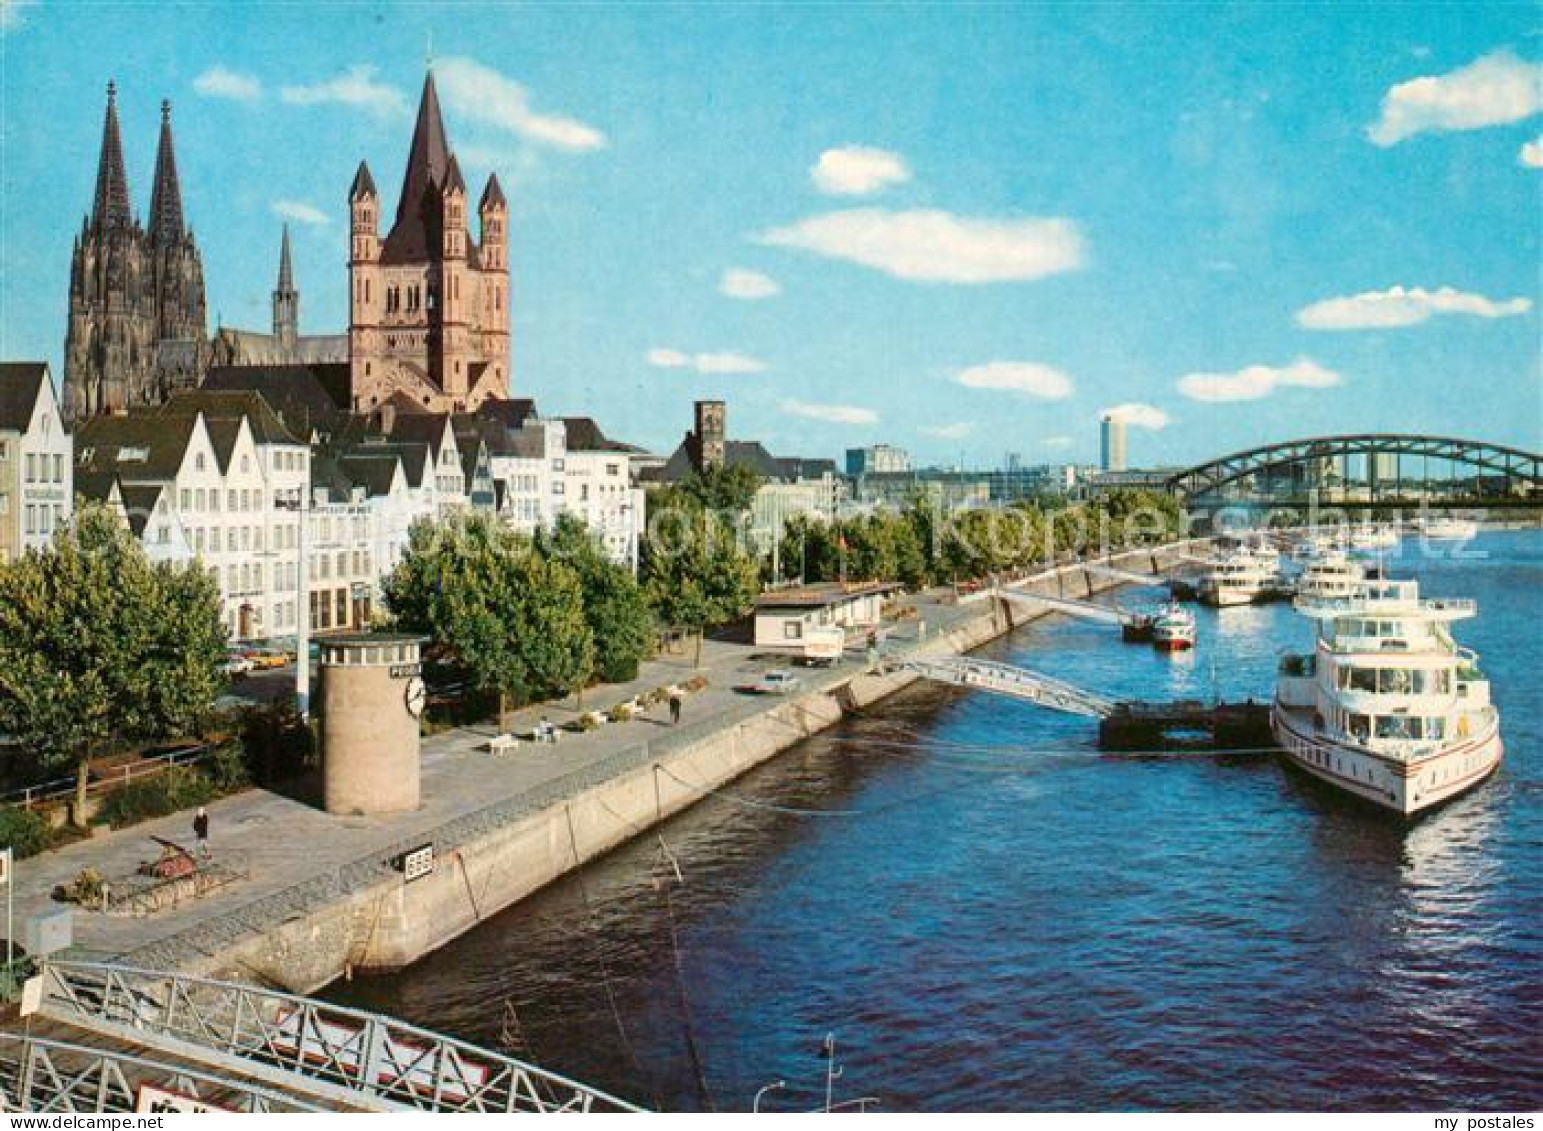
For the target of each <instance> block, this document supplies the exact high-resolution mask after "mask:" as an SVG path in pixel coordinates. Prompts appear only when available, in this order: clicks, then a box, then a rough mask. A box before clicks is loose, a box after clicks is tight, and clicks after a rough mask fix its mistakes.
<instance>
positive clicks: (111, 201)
mask: <svg viewBox="0 0 1543 1131" xmlns="http://www.w3.org/2000/svg"><path fill="white" fill-rule="evenodd" d="M117 94H118V88H117V85H116V84H115V83H112V82H109V83H108V84H107V117H106V120H105V121H104V122H103V123H102V154H101V157H100V158H99V159H98V160H97V166H96V198H95V200H94V202H93V204H92V208H91V223H92V226H93V227H95V228H99V229H107V228H125V229H126V228H128V227H129V224H130V217H129V182H128V178H127V177H125V176H124V174H123V143H122V141H121V140H120V139H119V137H118V102H117Z"/></svg>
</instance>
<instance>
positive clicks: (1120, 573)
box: [1082, 562, 1168, 588]
mask: <svg viewBox="0 0 1543 1131" xmlns="http://www.w3.org/2000/svg"><path fill="white" fill-rule="evenodd" d="M1082 568H1083V570H1084V571H1085V572H1087V573H1096V574H1098V576H1100V577H1107V578H1109V579H1110V580H1112V581H1123V582H1124V583H1125V584H1127V585H1147V586H1152V587H1154V588H1165V587H1166V586H1167V585H1168V579H1167V578H1166V577H1162V576H1160V575H1158V574H1155V573H1132V572H1131V571H1130V570H1128V569H1118V568H1116V567H1114V566H1110V565H1099V564H1098V563H1097V562H1087V563H1086V564H1084V565H1083V567H1082Z"/></svg>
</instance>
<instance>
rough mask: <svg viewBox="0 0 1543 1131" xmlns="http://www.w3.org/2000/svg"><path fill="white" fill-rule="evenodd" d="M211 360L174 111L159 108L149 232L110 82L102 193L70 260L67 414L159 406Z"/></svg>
mask: <svg viewBox="0 0 1543 1131" xmlns="http://www.w3.org/2000/svg"><path fill="white" fill-rule="evenodd" d="M207 363H208V342H207V341H206V339H205V337H204V273H203V263H202V260H201V259H200V257H199V253H198V246H197V244H196V243H195V242H194V240H193V233H192V230H191V229H189V228H188V227H187V226H186V225H185V224H184V222H183V216H182V192H181V188H180V185H179V184H178V180H177V160H176V151H175V147H174V145H173V143H172V133H171V105H170V103H166V102H163V103H162V104H161V140H160V148H159V149H158V150H157V153H156V161H155V184H154V187H153V189H152V191H151V197H150V224H149V227H148V228H145V227H142V226H141V225H140V223H139V221H138V219H136V218H135V217H134V216H133V214H132V213H131V211H130V206H129V189H128V180H127V177H126V176H125V174H124V167H123V145H122V141H121V139H120V136H119V131H118V110H117V103H116V96H115V90H114V87H113V85H112V84H111V83H109V84H108V86H107V113H106V118H105V121H104V124H103V127H102V149H101V155H100V158H99V161H98V164H97V175H96V194H95V198H94V200H93V202H92V208H91V214H90V215H89V216H87V217H86V218H85V220H84V221H83V223H82V225H81V230H80V234H79V235H77V236H76V238H75V246H74V250H73V253H72V256H71V260H70V295H69V325H68V329H67V331H66V335H65V344H64V407H65V412H66V413H67V415H68V416H69V418H70V419H71V420H77V421H78V420H83V419H85V418H87V417H90V416H95V415H98V414H100V413H104V412H117V411H122V410H124V409H127V408H130V407H132V406H135V405H154V404H160V403H162V402H163V401H165V400H166V398H167V397H168V396H169V395H170V394H171V393H172V392H173V391H174V390H176V389H179V388H187V387H190V386H193V385H196V384H198V382H199V381H200V380H201V379H202V376H203V371H204V368H205V366H206V365H207Z"/></svg>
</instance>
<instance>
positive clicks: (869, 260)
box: [757, 208, 1083, 283]
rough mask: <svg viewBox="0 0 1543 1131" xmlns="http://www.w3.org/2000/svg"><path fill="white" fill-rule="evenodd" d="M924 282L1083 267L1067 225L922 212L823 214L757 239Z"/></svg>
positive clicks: (1000, 278) (1034, 275)
mask: <svg viewBox="0 0 1543 1131" xmlns="http://www.w3.org/2000/svg"><path fill="white" fill-rule="evenodd" d="M757 238H758V239H759V241H760V242H761V243H764V244H770V245H772V246H773V247H792V248H799V249H801V250H804V251H812V252H814V253H815V254H816V255H823V256H825V257H827V258H829V259H842V260H846V261H848V262H850V263H860V264H862V265H863V266H864V267H872V268H874V269H875V270H878V271H883V272H885V273H886V274H889V275H893V276H895V277H896V278H898V279H909V280H912V281H915V282H927V283H1001V282H1012V281H1017V280H1022V279H1038V278H1040V277H1041V276H1043V275H1053V274H1056V273H1057V272H1060V271H1070V270H1073V269H1074V268H1077V267H1080V266H1082V262H1083V246H1082V235H1081V233H1080V232H1079V231H1078V229H1077V225H1076V224H1074V223H1072V222H1071V221H1070V220H1060V219H1042V218H1033V217H1031V218H1027V219H1021V220H995V219H989V218H972V217H968V216H955V215H953V214H952V213H949V212H941V211H936V210H931V209H923V210H917V211H910V212H892V211H889V210H886V209H880V208H855V209H850V210H847V211H841V212H827V213H824V214H822V215H819V216H811V217H809V218H808V219H805V220H800V221H799V222H798V223H796V224H793V225H791V226H789V227H786V228H776V229H773V230H772V231H769V232H764V233H762V234H761V235H760V236H759V237H757Z"/></svg>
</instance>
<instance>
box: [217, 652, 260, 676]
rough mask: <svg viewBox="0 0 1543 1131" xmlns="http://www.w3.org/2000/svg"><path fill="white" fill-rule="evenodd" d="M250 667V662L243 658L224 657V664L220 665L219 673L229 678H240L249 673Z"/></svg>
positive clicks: (251, 665)
mask: <svg viewBox="0 0 1543 1131" xmlns="http://www.w3.org/2000/svg"><path fill="white" fill-rule="evenodd" d="M252 667H253V664H252V661H251V660H249V659H247V658H246V657H245V656H226V657H225V662H224V663H223V664H221V665H220V671H222V672H224V673H225V674H226V675H230V676H241V675H246V673H247V672H249V671H251V670H252Z"/></svg>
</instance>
